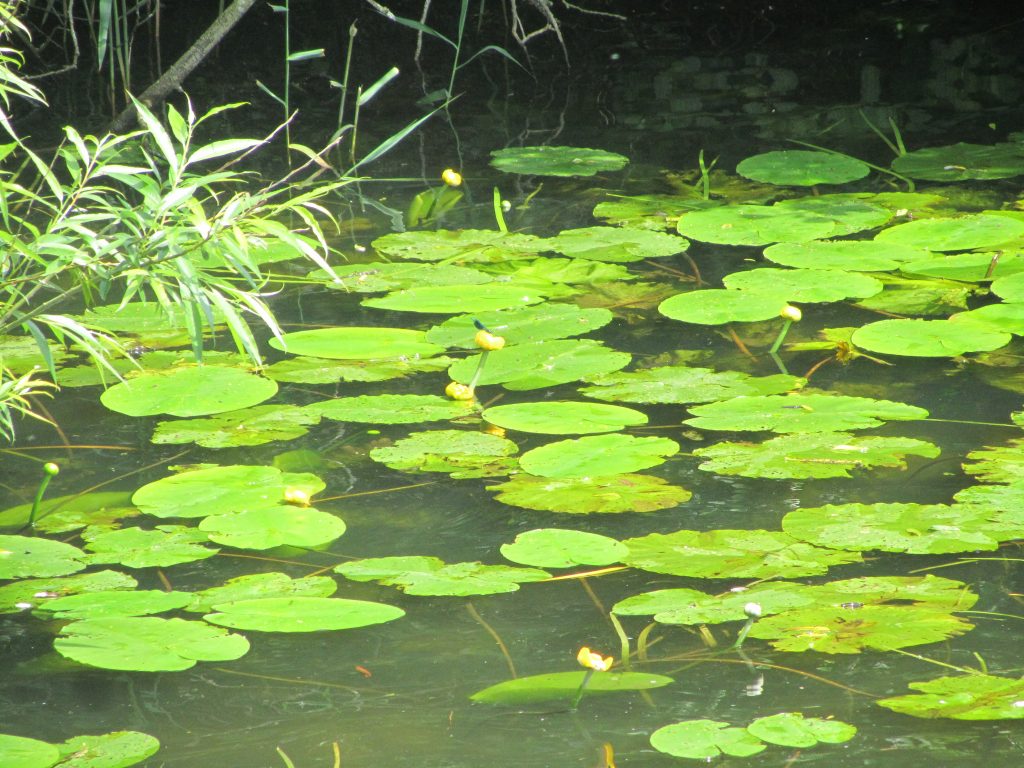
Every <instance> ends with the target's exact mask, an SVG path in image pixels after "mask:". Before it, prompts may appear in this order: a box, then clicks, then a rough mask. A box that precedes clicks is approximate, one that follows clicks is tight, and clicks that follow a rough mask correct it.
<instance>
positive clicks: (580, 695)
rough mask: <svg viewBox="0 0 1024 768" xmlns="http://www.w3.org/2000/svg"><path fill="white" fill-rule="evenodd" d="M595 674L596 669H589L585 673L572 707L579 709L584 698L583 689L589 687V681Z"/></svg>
mask: <svg viewBox="0 0 1024 768" xmlns="http://www.w3.org/2000/svg"><path fill="white" fill-rule="evenodd" d="M593 676H594V670H592V669H588V670H587V671H586V673H584V675H583V681H582V682H581V683H580V687H579V688H578V689H577V690H576V696H575V698H573V700H572V709H578V708H579V706H580V699H582V698H583V691H584V690H585V689H586V687H587V683H589V682H590V678H592V677H593Z"/></svg>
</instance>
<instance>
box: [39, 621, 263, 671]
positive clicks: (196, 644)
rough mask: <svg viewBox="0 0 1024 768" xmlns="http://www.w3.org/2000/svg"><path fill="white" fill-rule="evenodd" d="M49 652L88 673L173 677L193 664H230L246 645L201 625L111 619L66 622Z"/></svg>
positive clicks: (216, 628) (243, 651) (242, 652)
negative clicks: (83, 667)
mask: <svg viewBox="0 0 1024 768" xmlns="http://www.w3.org/2000/svg"><path fill="white" fill-rule="evenodd" d="M53 647H54V648H55V649H56V650H57V652H58V653H60V654H61V655H62V656H66V657H67V658H69V659H73V660H74V661H77V662H78V663H80V664H86V665H88V666H91V667H101V668H103V669H120V670H128V671H138V672H175V671H180V670H183V669H191V668H192V667H194V666H195V665H196V662H197V661H233V660H234V659H237V658H240V657H242V656H244V655H245V654H246V653H247V652H248V650H249V641H248V640H246V639H245V638H244V637H242V636H241V635H232V634H229V633H228V632H225V631H224V630H223V629H220V628H218V627H211V626H210V625H209V624H206V623H204V622H202V621H187V620H185V619H160V618H157V617H155V616H115V617H110V618H103V619H85V620H83V621H75V622H72V623H70V624H68V625H66V626H65V627H64V628H63V629H62V630H61V633H60V636H59V637H58V638H57V639H56V640H55V641H54V643H53Z"/></svg>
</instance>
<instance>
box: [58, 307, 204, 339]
mask: <svg viewBox="0 0 1024 768" xmlns="http://www.w3.org/2000/svg"><path fill="white" fill-rule="evenodd" d="M214 317H215V318H217V319H220V318H218V317H217V314H216V313H215V314H214ZM78 319H79V320H81V321H82V322H83V323H86V324H88V325H89V326H90V327H95V328H101V329H103V330H105V331H113V332H115V333H128V334H132V335H139V334H143V333H146V332H150V331H167V330H172V329H184V328H187V327H188V314H187V311H186V309H185V308H184V307H182V306H178V305H175V304H172V305H169V306H161V305H160V304H159V303H157V302H155V301H147V302H142V301H130V302H128V303H127V304H105V305H101V306H95V307H90V308H89V309H87V310H86V311H85V312H84V313H83V314H82V315H80V316H78Z"/></svg>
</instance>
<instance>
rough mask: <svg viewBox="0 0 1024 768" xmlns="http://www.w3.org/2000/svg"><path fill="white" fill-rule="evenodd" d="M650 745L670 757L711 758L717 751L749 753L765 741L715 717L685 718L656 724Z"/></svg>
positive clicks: (741, 755)
mask: <svg viewBox="0 0 1024 768" xmlns="http://www.w3.org/2000/svg"><path fill="white" fill-rule="evenodd" d="M651 746H652V747H654V748H655V749H656V750H658V751H659V752H665V753H667V754H669V755H672V756H673V757H686V758H690V759H691V760H710V759H711V758H713V757H718V756H719V755H732V756H733V757H750V756H751V755H756V754H757V753H758V752H763V751H764V750H765V747H766V745H765V743H764V742H763V741H761V740H760V739H759V738H757V737H756V736H754V735H753V734H752V733H750V732H748V731H747V730H746V729H745V728H733V727H730V726H729V724H728V723H722V722H717V721H714V720H688V721H686V722H683V723H675V724H673V725H666V726H663V727H662V728H659V729H658V730H656V731H655V732H654V733H652V734H651Z"/></svg>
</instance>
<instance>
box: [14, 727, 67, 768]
mask: <svg viewBox="0 0 1024 768" xmlns="http://www.w3.org/2000/svg"><path fill="white" fill-rule="evenodd" d="M58 760H60V750H59V749H57V747H56V746H54V745H53V744H49V743H47V742H45V741H39V740H38V739H28V738H25V737H24V736H12V735H10V734H8V733H0V765H4V766H5V767H6V768H50V766H52V765H56V763H57V761H58Z"/></svg>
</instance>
